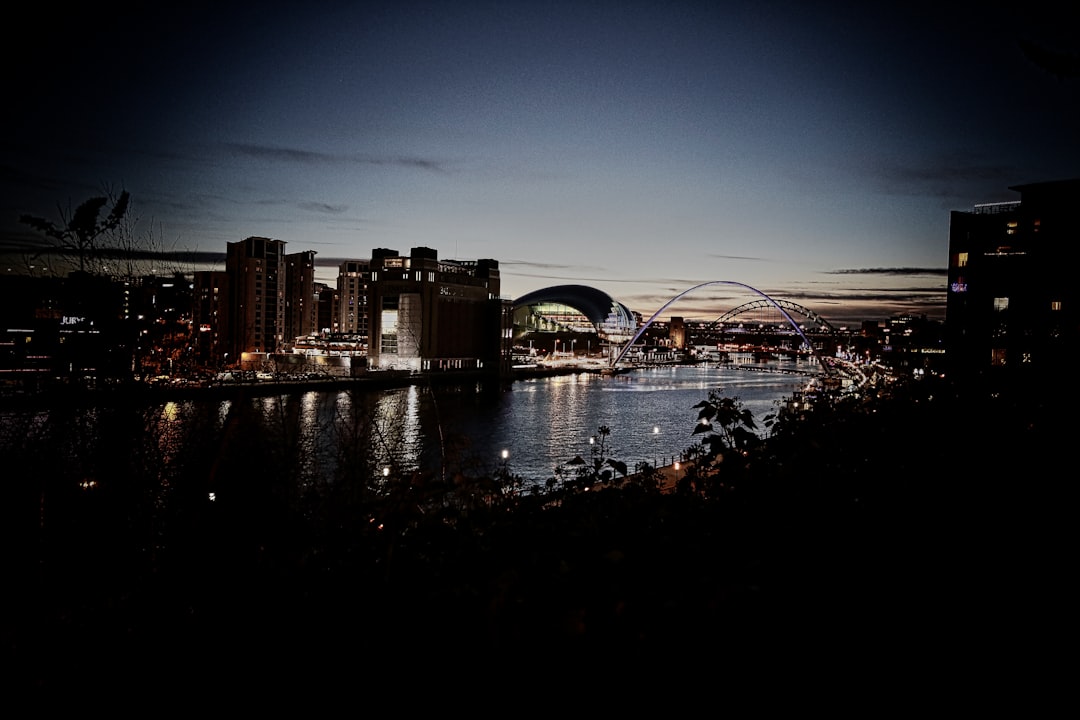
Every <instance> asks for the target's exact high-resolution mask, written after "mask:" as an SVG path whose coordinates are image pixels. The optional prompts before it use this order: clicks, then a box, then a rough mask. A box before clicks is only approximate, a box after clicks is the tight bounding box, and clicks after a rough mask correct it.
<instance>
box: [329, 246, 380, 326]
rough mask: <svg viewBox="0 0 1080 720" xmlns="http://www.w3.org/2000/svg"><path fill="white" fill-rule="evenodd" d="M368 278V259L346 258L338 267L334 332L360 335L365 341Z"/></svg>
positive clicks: (369, 270) (369, 266) (369, 274)
mask: <svg viewBox="0 0 1080 720" xmlns="http://www.w3.org/2000/svg"><path fill="white" fill-rule="evenodd" d="M370 280H371V263H370V262H369V261H368V260H346V261H345V262H343V263H341V265H340V267H338V279H337V308H336V313H335V318H336V319H337V322H336V327H334V329H333V332H334V333H336V334H337V333H339V334H342V335H351V336H360V339H361V341H362V342H367V333H368V306H367V301H368V296H367V291H368V282H369V281H370Z"/></svg>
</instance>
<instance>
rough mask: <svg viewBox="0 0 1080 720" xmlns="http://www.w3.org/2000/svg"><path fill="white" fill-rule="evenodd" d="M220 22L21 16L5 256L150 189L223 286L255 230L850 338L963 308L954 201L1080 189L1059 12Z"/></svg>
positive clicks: (38, 8) (334, 249)
mask: <svg viewBox="0 0 1080 720" xmlns="http://www.w3.org/2000/svg"><path fill="white" fill-rule="evenodd" d="M224 5H226V6H227V9H225V10H222V9H221V8H219V7H216V6H215V5H213V4H210V3H200V2H190V3H184V4H182V5H177V6H175V7H174V4H173V3H170V2H164V3H158V4H155V5H153V6H152V7H149V6H148V7H146V8H143V9H135V10H133V9H130V8H124V7H122V6H116V7H115V8H112V7H110V6H109V5H108V4H87V5H86V7H83V8H81V9H77V10H72V9H68V8H63V7H62V6H60V5H58V4H55V3H48V2H45V3H35V4H34V5H33V6H31V7H29V8H28V9H27V15H26V18H25V19H22V20H20V21H18V22H10V23H6V29H5V35H6V38H5V43H4V44H5V49H4V54H5V58H4V70H3V73H4V91H5V94H6V96H7V97H6V98H5V102H4V107H5V111H4V116H5V124H6V125H7V128H8V131H7V132H5V133H4V134H3V140H2V143H3V158H2V163H0V168H2V171H0V178H2V182H3V191H2V192H0V198H2V200H0V202H2V204H3V206H2V219H3V226H2V228H3V236H2V241H0V250H9V251H10V250H13V249H14V250H15V252H14V253H13V254H11V255H9V257H15V256H18V255H19V254H20V253H21V251H22V249H24V248H26V247H27V246H28V244H31V245H32V244H33V243H34V242H36V238H35V236H34V235H33V234H32V232H31V231H30V229H29V228H27V227H25V226H23V225H20V224H19V223H18V218H19V216H20V215H22V214H32V215H38V216H43V217H48V218H53V219H58V217H59V216H58V214H57V206H58V205H60V206H63V207H74V206H75V205H78V204H79V203H80V202H82V201H83V200H85V199H87V198H89V197H92V196H94V195H100V194H102V193H103V191H104V190H105V189H110V190H112V191H117V190H119V189H126V190H127V191H129V192H130V193H131V196H132V201H133V218H134V219H136V220H137V222H138V228H139V231H140V232H150V233H153V234H154V235H155V237H156V238H157V240H156V242H157V243H158V246H159V247H162V248H164V249H171V250H174V251H177V252H183V253H202V254H204V256H206V257H207V258H208V259H209V261H210V262H209V264H208V265H206V266H205V267H208V268H216V269H223V268H224V252H225V246H226V243H228V242H233V241H237V240H241V239H243V238H245V237H248V236H251V235H262V236H267V237H272V238H277V239H280V240H284V241H286V242H287V243H288V245H287V251H288V252H299V251H302V250H314V251H316V252H317V253H318V255H317V260H318V261H319V263H320V266H321V267H320V271H319V273H318V275H317V279H319V280H322V281H325V282H329V283H331V284H332V283H333V282H334V278H335V277H336V275H335V269H336V266H337V264H338V263H339V262H340V261H341V260H342V259H345V258H354V259H355V258H367V257H370V255H371V250H372V249H373V248H390V249H395V250H398V251H400V252H402V253H403V254H407V253H408V251H409V249H410V248H412V247H417V246H426V247H431V248H435V249H436V250H437V251H438V252H439V257H440V258H442V259H464V260H473V259H477V258H494V259H496V260H498V261H499V262H500V267H501V269H502V276H503V287H502V291H503V294H504V295H506V296H509V297H518V296H521V295H524V294H526V293H528V292H531V291H533V290H536V289H539V288H542V287H546V286H548V285H556V284H564V283H582V284H588V285H593V286H595V287H598V288H600V289H603V290H605V291H607V292H608V293H609V294H611V295H612V296H614V297H616V298H617V299H619V300H621V301H622V302H624V303H626V304H627V305H628V306H629V307H630V308H631V309H633V310H636V311H638V312H641V313H642V314H643V315H645V316H646V317H648V316H650V315H651V314H652V313H653V312H654V311H655V310H657V309H658V308H659V307H660V306H662V305H663V304H664V303H665V302H666V301H667V300H668V299H670V298H671V297H672V296H674V295H675V294H676V293H678V292H681V291H683V290H685V289H687V288H689V287H691V286H693V285H696V284H699V283H704V282H707V281H711V280H725V281H737V282H739V283H745V284H748V285H751V286H753V287H755V288H757V289H759V290H761V291H763V292H767V293H769V294H771V295H773V296H774V297H777V298H781V299H786V300H790V301H792V302H796V303H800V304H802V305H805V306H806V307H808V308H810V309H812V310H814V311H816V312H818V313H819V314H821V315H822V316H823V317H825V318H827V319H829V320H830V321H833V322H834V323H839V322H857V321H859V320H862V319H885V318H887V317H890V316H893V315H898V314H901V313H905V312H912V313H917V314H926V315H928V316H929V317H931V318H936V319H942V318H943V317H944V304H945V281H946V277H945V269H946V264H947V260H948V232H949V211H950V210H970V209H971V207H972V206H973V205H974V204H977V203H983V202H997V201H1003V200H1015V199H1019V196H1018V195H1017V193H1015V192H1013V191H1011V190H1010V189H1009V188H1010V187H1011V186H1015V185H1021V184H1025V183H1030V182H1039V181H1044V180H1057V179H1063V178H1068V177H1077V176H1080V76H1078V74H1077V64H1078V58H1080V41H1078V37H1077V32H1076V27H1077V26H1076V24H1075V22H1072V21H1071V20H1070V19H1069V17H1067V16H1066V15H1065V14H1064V13H1066V12H1071V11H1066V10H1064V9H1062V10H1057V11H1053V10H1049V9H1045V8H1047V7H1049V6H1048V5H1047V6H1043V5H1041V4H1039V3H1031V2H1024V3H1015V4H1012V5H998V4H993V3H978V4H976V3H970V4H955V3H954V4H948V3H922V2H906V3H896V4H892V3H887V4H884V5H880V6H879V5H875V4H873V3H857V4H856V3H852V4H846V3H803V2H768V1H759V2H747V3H736V2H713V3H703V2H702V3H693V2H677V1H676V2H559V1H552V2H471V1H464V0H463V1H459V2H408V1H404V2H401V1H394V2H355V3H347V2H336V3H318V2H316V3H249V2H234V3H225V4H224ZM215 258H216V260H215ZM9 267H10V268H12V269H13V271H17V270H18V268H17V267H15V266H14V265H13V264H12V262H11V261H9V262H8V264H7V267H5V268H3V270H5V271H7V269H8V268H9ZM749 299H751V298H748V297H746V296H745V294H741V293H740V292H739V291H737V289H736V287H735V286H733V285H726V284H722V285H716V286H711V287H710V288H709V289H707V290H703V291H701V292H699V293H697V294H695V295H693V296H689V297H687V298H686V299H685V300H684V301H682V302H681V303H680V304H679V305H677V306H676V307H673V308H672V309H671V312H670V314H672V315H682V316H685V317H688V318H700V319H706V320H711V319H715V318H716V317H718V316H719V315H721V314H723V312H725V311H727V310H729V309H731V308H733V307H735V306H737V305H739V304H741V303H742V302H745V301H747V300H749Z"/></svg>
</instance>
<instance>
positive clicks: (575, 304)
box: [514, 280, 835, 372]
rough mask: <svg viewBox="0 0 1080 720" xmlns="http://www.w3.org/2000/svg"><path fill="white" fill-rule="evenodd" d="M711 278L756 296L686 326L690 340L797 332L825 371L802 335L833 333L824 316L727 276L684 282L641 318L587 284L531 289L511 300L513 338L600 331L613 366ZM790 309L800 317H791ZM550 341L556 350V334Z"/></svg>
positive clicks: (754, 338)
mask: <svg viewBox="0 0 1080 720" xmlns="http://www.w3.org/2000/svg"><path fill="white" fill-rule="evenodd" d="M716 284H727V285H737V286H739V287H742V288H744V289H746V290H749V291H751V292H753V293H755V294H757V295H759V296H760V297H759V298H758V299H755V300H753V301H751V302H747V303H744V304H742V305H739V306H738V307H736V308H734V309H732V310H729V311H728V312H726V313H724V314H723V315H721V316H720V317H718V318H717V319H716V320H715V321H713V322H712V323H709V324H707V325H705V326H703V327H697V328H695V329H693V330H690V332H691V335H692V336H694V340H693V344H712V343H716V342H720V341H725V340H731V339H733V338H734V337H735V336H739V337H740V339H741V340H742V341H743V342H744V343H746V344H754V343H756V344H761V343H762V338H763V337H764V336H775V335H778V334H783V335H789V336H790V335H797V336H798V337H799V338H800V340H801V342H800V345H801V349H802V350H804V351H807V352H810V353H812V354H814V355H815V356H817V357H818V360H819V361H820V362H821V364H822V367H823V368H824V369H825V370H826V372H828V368H827V367H826V363H825V362H824V361H823V360H822V358H821V356H820V354H819V353H818V352H817V349H816V348H815V346H814V343H813V342H811V340H810V338H809V337H808V335H807V333H810V334H812V335H814V336H817V337H820V336H822V335H832V334H833V333H835V329H834V328H833V326H832V325H831V324H830V323H829V322H828V321H827V320H825V319H824V318H823V317H821V316H820V315H818V314H817V313H815V312H814V311H813V310H810V309H809V308H806V307H803V306H802V305H798V304H796V303H793V302H790V301H788V300H777V299H775V298H771V297H769V296H768V295H766V294H765V293H763V292H761V291H760V290H757V289H756V288H753V287H751V286H749V285H745V284H743V283H739V282H734V281H730V280H714V281H710V282H706V283H701V284H699V285H695V286H694V287H691V288H688V289H687V290H685V291H683V292H681V293H679V294H678V295H676V296H675V297H673V298H671V300H669V301H668V302H667V303H665V304H664V306H663V307H661V308H660V309H659V310H657V311H656V313H654V314H653V316H652V317H651V318H649V319H648V320H646V321H645V322H639V321H638V319H637V317H636V316H635V314H634V313H633V312H632V311H631V310H630V309H629V308H628V307H626V305H623V304H622V303H620V302H618V301H617V300H614V299H613V298H612V297H611V296H610V295H608V294H607V293H605V292H603V291H601V290H598V289H596V288H593V287H589V286H587V285H557V286H554V287H549V288H544V289H541V290H536V291H534V292H531V293H529V294H527V295H524V296H522V297H520V298H518V299H517V300H516V301H515V303H514V339H515V341H518V342H521V341H522V340H523V339H524V338H526V337H529V338H531V339H535V338H538V337H542V336H545V335H546V336H549V337H554V336H555V335H556V334H558V333H563V334H564V337H563V340H562V342H563V347H564V348H566V347H567V346H568V345H567V343H568V342H577V341H578V340H570V338H572V337H573V336H574V335H589V336H599V339H600V341H601V342H600V343H598V346H599V344H605V345H608V346H609V347H611V353H610V364H611V366H612V367H614V366H616V365H617V364H618V363H619V361H620V360H621V359H622V357H623V355H625V354H626V353H627V351H628V350H629V349H630V347H631V346H632V345H634V343H636V342H637V341H638V340H639V339H640V338H641V337H642V336H643V335H644V333H645V332H646V331H647V330H648V328H649V326H650V325H652V323H653V321H655V320H656V319H657V318H658V317H659V316H660V315H661V313H663V312H664V311H665V310H667V309H668V308H669V307H670V306H671V305H672V304H674V303H675V302H676V301H678V300H680V299H681V298H682V297H684V296H685V295H687V294H689V293H691V292H693V291H695V290H698V289H699V288H702V287H705V286H707V285H716ZM793 315H795V316H800V317H801V318H803V319H804V320H803V321H800V322H796V320H795V318H794V317H793ZM579 339H580V338H579ZM541 342H542V341H541ZM555 342H556V345H555V350H556V351H557V350H558V345H557V342H558V340H556V341H555ZM530 344H531V341H530ZM819 344H820V343H819ZM616 348H617V349H616Z"/></svg>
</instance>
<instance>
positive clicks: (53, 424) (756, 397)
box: [0, 361, 809, 503]
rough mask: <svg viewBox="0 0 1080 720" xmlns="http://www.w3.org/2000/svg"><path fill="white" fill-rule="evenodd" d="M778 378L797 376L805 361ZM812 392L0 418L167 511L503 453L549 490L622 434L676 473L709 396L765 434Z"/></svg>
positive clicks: (273, 400) (527, 384)
mask: <svg viewBox="0 0 1080 720" xmlns="http://www.w3.org/2000/svg"><path fill="white" fill-rule="evenodd" d="M770 365H771V366H773V367H785V366H786V367H788V368H795V367H797V366H796V364H795V361H776V362H774V363H770ZM804 369H809V368H804ZM807 379H808V378H807V377H806V376H801V375H784V374H779V373H763V372H749V371H746V370H739V369H736V368H732V367H729V366H718V367H701V366H692V367H685V366H684V367H677V368H676V367H667V368H656V369H649V370H635V371H633V372H630V373H627V374H623V375H617V376H614V377H604V376H600V375H597V374H590V373H581V374H577V375H565V376H556V377H549V378H539V379H532V380H525V381H517V382H514V383H511V384H508V385H502V386H499V385H498V384H495V385H494V387H487V386H481V385H471V384H470V385H463V386H438V387H427V386H420V385H417V386H408V387H404V388H397V389H391V390H386V391H375V392H373V391H367V390H356V389H353V390H343V391H330V392H324V391H321V392H304V393H297V394H292V395H281V396H277V395H271V396H267V397H260V398H251V399H245V400H241V399H234V400H224V401H221V400H214V401H200V400H186V401H183V402H170V403H162V404H161V405H159V406H157V407H148V408H144V409H138V408H89V409H86V408H67V409H57V410H53V411H47V412H44V413H43V412H35V413H31V414H27V415H26V416H22V417H18V416H11V415H8V416H4V417H0V434H2V437H0V451H4V452H5V453H6V454H8V455H9V456H10V457H15V458H19V457H27V458H30V460H31V462H38V463H39V464H42V465H43V466H45V467H48V468H49V472H51V473H53V474H54V475H63V476H71V477H73V478H74V479H77V480H79V481H82V480H85V479H86V478H94V479H98V480H105V479H108V478H109V477H114V478H116V477H126V478H131V480H128V482H132V483H135V482H140V481H139V480H138V478H140V477H142V478H143V481H142V482H145V481H146V480H149V482H150V485H151V486H153V487H155V488H156V490H150V492H151V493H152V494H154V495H155V502H156V503H164V502H167V501H168V498H169V497H170V495H171V494H172V493H173V491H174V490H175V488H176V485H177V483H178V482H183V483H186V484H188V485H191V484H194V485H196V486H198V487H199V488H201V489H202V490H205V491H207V494H208V492H216V493H218V496H219V497H220V494H221V491H222V490H223V487H224V484H225V483H227V482H236V480H235V478H238V477H241V476H243V475H245V474H247V475H252V476H255V477H271V476H273V477H285V478H290V482H291V483H292V484H293V489H294V490H295V491H297V492H304V491H306V490H308V489H310V488H314V487H318V486H321V485H325V484H333V483H337V482H342V481H348V480H349V479H350V478H356V477H357V473H364V474H368V478H370V477H371V476H378V477H381V473H382V471H383V469H384V468H387V467H389V468H392V470H393V471H394V475H395V476H403V475H407V474H408V473H410V472H411V471H413V470H416V469H418V468H423V469H427V470H432V471H437V470H440V469H446V468H449V469H451V470H453V469H462V470H463V471H466V472H467V473H468V472H472V473H484V472H491V471H493V470H494V469H495V468H497V467H500V466H502V465H503V463H504V459H503V457H502V453H503V452H504V451H506V453H507V456H506V459H505V463H506V466H507V467H508V468H509V469H510V471H511V472H513V473H514V474H516V475H518V476H520V477H522V478H523V479H525V480H526V481H533V482H543V481H544V480H546V479H548V478H550V477H552V476H553V475H554V473H555V468H556V467H557V466H564V465H566V463H568V462H569V461H570V460H572V459H573V458H574V457H575V456H578V455H580V456H581V457H583V458H588V457H589V456H590V449H591V446H590V444H589V438H590V437H592V436H595V435H596V434H597V431H598V429H599V428H600V427H601V426H606V427H608V428H610V435H609V436H608V438H607V443H608V457H611V458H614V459H616V460H620V461H622V462H624V463H626V465H627V466H628V468H630V469H633V468H634V467H635V466H636V465H637V464H638V463H640V462H642V461H646V462H649V463H653V464H668V463H670V462H671V461H672V459H673V458H675V457H676V456H678V455H679V454H680V453H681V452H683V451H684V450H686V449H687V448H688V447H690V446H691V445H694V444H696V443H697V442H698V441H699V439H700V436H694V435H693V432H692V431H693V429H694V425H695V422H696V419H697V410H696V409H695V408H694V405H695V404H696V403H698V402H699V401H701V400H703V399H706V398H707V396H708V393H709V391H710V390H714V389H717V390H722V391H723V393H724V394H725V395H727V396H729V397H738V398H739V399H740V400H742V401H743V403H744V405H745V406H746V407H747V409H749V410H750V411H751V413H752V414H753V416H754V418H755V420H756V421H757V422H758V423H759V427H760V424H761V423H762V422H763V420H764V418H765V416H766V415H768V414H770V413H772V412H774V411H775V410H776V405H777V402H778V401H780V400H782V399H784V398H787V397H790V396H791V394H792V392H793V391H795V390H797V389H799V388H801V387H802V386H803V385H805V383H806V381H807ZM654 430H655V431H654ZM42 448H47V452H44V453H43V451H42ZM147 474H150V475H155V476H156V477H153V478H146V477H145V476H146V475H147ZM114 482H115V480H114ZM144 488H147V486H146V485H144ZM202 490H200V492H201V491H202ZM205 496H206V495H205V494H204V495H203V497H205Z"/></svg>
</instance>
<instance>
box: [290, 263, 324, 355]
mask: <svg viewBox="0 0 1080 720" xmlns="http://www.w3.org/2000/svg"><path fill="white" fill-rule="evenodd" d="M318 321H319V296H318V293H317V292H316V290H315V251H314V250H304V251H303V252H298V253H291V254H287V255H285V332H284V346H283V348H282V349H285V350H288V349H290V348H292V346H293V343H294V342H296V338H304V337H307V336H308V335H311V334H312V333H315V332H318V330H319V325H318Z"/></svg>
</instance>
